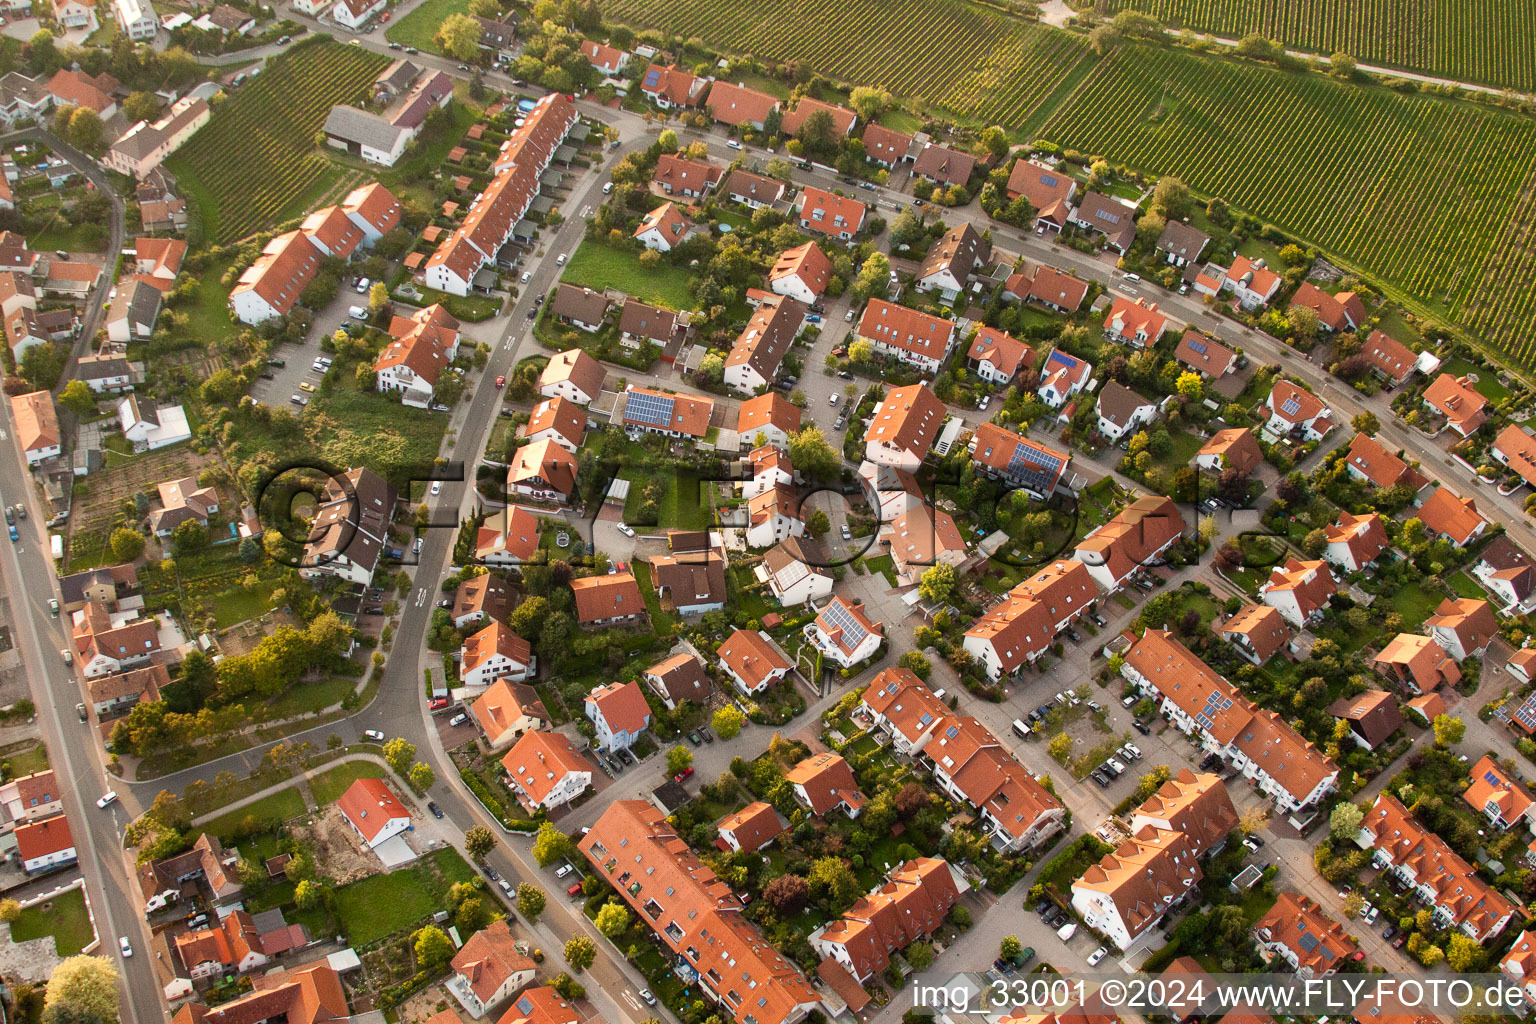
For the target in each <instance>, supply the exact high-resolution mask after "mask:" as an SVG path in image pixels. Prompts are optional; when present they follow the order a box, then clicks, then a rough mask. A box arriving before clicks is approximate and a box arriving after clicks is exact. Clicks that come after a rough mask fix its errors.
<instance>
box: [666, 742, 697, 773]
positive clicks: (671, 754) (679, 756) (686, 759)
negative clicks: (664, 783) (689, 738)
mask: <svg viewBox="0 0 1536 1024" xmlns="http://www.w3.org/2000/svg"><path fill="white" fill-rule="evenodd" d="M692 766H693V751H691V750H689V749H688V748H687V747H685V746H683V745H682V744H678V745H677V746H675V747H673V748H672V749H671V750H669V751H667V774H668V775H676V774H677V773H678V772H680V771H682V770H683V769H684V768H689V767H692Z"/></svg>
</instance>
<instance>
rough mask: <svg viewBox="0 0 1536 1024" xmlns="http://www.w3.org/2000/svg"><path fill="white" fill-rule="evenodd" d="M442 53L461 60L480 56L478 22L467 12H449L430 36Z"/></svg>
mask: <svg viewBox="0 0 1536 1024" xmlns="http://www.w3.org/2000/svg"><path fill="white" fill-rule="evenodd" d="M432 41H433V42H435V43H436V44H437V45H438V46H439V47H440V48H441V49H442V50H443V52H444V53H446V54H448V55H449V56H451V57H456V58H458V59H459V60H462V61H466V62H467V61H473V60H478V59H479V57H480V23H479V22H478V21H476V20H475V19H474V18H472V17H470V16H469V15H467V14H450V15H448V17H447V18H445V19H444V20H443V23H442V24H441V25H439V26H438V27H437V32H436V34H435V35H433V36H432Z"/></svg>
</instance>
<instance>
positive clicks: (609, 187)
mask: <svg viewBox="0 0 1536 1024" xmlns="http://www.w3.org/2000/svg"><path fill="white" fill-rule="evenodd" d="M612 192H613V182H611V181H605V182H603V195H605V196H606V195H610V194H611V193H612Z"/></svg>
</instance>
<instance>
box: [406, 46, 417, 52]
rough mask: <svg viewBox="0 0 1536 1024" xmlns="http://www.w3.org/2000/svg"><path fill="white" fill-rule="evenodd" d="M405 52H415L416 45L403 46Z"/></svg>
mask: <svg viewBox="0 0 1536 1024" xmlns="http://www.w3.org/2000/svg"><path fill="white" fill-rule="evenodd" d="M405 52H406V53H415V52H416V47H414V46H407V47H406V48H405Z"/></svg>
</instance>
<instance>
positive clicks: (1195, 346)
mask: <svg viewBox="0 0 1536 1024" xmlns="http://www.w3.org/2000/svg"><path fill="white" fill-rule="evenodd" d="M1189 350H1190V351H1191V352H1198V353H1200V354H1201V355H1205V353H1206V352H1207V351H1208V350H1207V349H1206V347H1205V342H1203V341H1200V340H1198V339H1196V340H1193V341H1191V342H1190V343H1189Z"/></svg>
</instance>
